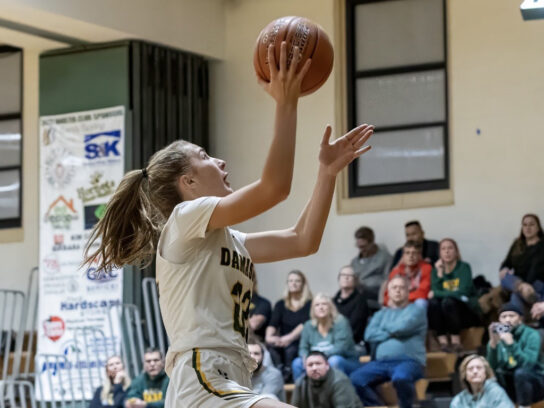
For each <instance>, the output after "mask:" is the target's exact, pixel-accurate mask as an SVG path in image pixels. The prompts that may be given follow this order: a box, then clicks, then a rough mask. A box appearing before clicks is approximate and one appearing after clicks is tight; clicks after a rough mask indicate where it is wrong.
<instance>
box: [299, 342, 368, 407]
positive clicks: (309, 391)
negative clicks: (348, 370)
mask: <svg viewBox="0 0 544 408" xmlns="http://www.w3.org/2000/svg"><path fill="white" fill-rule="evenodd" d="M305 366H306V375H304V376H303V377H301V378H299V379H298V381H297V383H296V385H295V392H294V393H293V399H292V401H291V403H292V404H293V405H294V406H296V407H298V408H360V407H362V404H361V401H360V400H359V398H358V397H357V394H356V393H355V391H354V389H353V385H351V383H350V381H349V378H348V377H347V376H346V375H345V374H344V373H343V372H342V371H339V370H336V369H334V368H331V366H330V365H329V363H328V361H327V357H326V356H325V355H324V354H323V353H321V352H320V351H311V352H310V353H309V354H308V357H307V358H306V362H305Z"/></svg>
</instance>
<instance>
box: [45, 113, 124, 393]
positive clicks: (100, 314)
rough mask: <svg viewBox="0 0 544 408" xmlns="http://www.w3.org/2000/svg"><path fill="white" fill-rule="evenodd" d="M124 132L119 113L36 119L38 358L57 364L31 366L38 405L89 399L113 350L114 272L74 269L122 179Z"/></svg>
mask: <svg viewBox="0 0 544 408" xmlns="http://www.w3.org/2000/svg"><path fill="white" fill-rule="evenodd" d="M124 125H125V112H124V107H123V106H120V107H114V108H107V109H99V110H93V111H87V112H77V113H70V114H65V115H55V116H43V117H41V118H40V217H41V218H40V290H39V312H38V318H39V328H38V353H40V354H55V355H61V356H64V357H62V358H61V359H59V358H52V359H50V360H49V361H48V362H46V361H45V360H41V361H39V362H38V363H37V364H38V365H37V367H36V371H37V373H38V374H39V376H40V378H41V380H42V383H43V384H44V385H45V386H44V387H43V388H42V389H43V395H41V394H42V392H40V389H39V388H40V387H36V388H37V393H38V397H39V398H40V399H42V398H43V399H45V400H47V401H49V400H51V399H52V397H54V399H56V400H59V399H61V397H62V398H64V399H72V398H74V397H75V398H76V399H81V398H82V396H84V397H85V398H86V399H90V398H91V397H92V392H93V391H94V390H93V389H92V388H94V387H96V386H97V385H98V384H100V382H101V378H97V377H99V376H100V374H99V373H103V367H104V364H105V359H106V356H107V355H110V354H112V352H113V351H114V350H115V351H117V350H119V345H120V338H119V333H118V328H117V327H114V329H113V332H114V333H112V330H110V325H109V321H108V311H109V308H110V307H111V306H115V305H120V304H122V293H123V279H122V270H113V271H110V272H106V271H103V270H97V268H96V267H95V266H92V267H90V268H82V267H81V263H82V260H83V249H84V246H85V243H86V242H87V239H88V238H89V235H90V232H91V229H92V228H93V226H94V225H95V223H96V222H97V220H98V219H100V218H101V216H102V215H103V213H104V210H105V207H106V203H107V202H108V200H109V198H110V197H111V195H112V194H113V192H114V191H115V189H116V188H117V185H118V184H119V182H120V180H121V178H122V177H123V174H124V151H123V150H124V139H125V135H124V127H125V126H124ZM84 330H85V332H84ZM89 330H90V331H89ZM91 332H92V335H89V333H91ZM97 367H100V368H101V369H97ZM48 377H49V378H48ZM51 378H52V384H50V380H51ZM73 379H77V381H72V380H73ZM81 384H84V386H81ZM82 388H83V389H82ZM74 392H75V395H73V394H74ZM82 393H83V395H82Z"/></svg>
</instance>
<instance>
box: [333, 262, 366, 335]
mask: <svg viewBox="0 0 544 408" xmlns="http://www.w3.org/2000/svg"><path fill="white" fill-rule="evenodd" d="M338 285H339V286H340V290H339V291H338V292H337V293H336V295H335V296H334V299H333V301H334V304H335V305H336V308H337V309H338V311H339V312H340V313H341V314H342V315H343V316H344V317H345V318H346V319H348V320H349V325H350V326H351V331H352V333H353V341H355V344H359V343H360V342H361V341H363V336H364V334H365V327H366V322H367V320H368V307H367V303H366V298H365V296H364V295H363V294H362V293H361V292H359V290H358V289H357V277H356V276H355V273H354V272H353V268H352V267H351V266H344V267H343V268H342V269H340V273H339V274H338Z"/></svg>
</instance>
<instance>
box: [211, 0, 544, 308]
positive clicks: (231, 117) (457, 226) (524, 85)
mask: <svg viewBox="0 0 544 408" xmlns="http://www.w3.org/2000/svg"><path fill="white" fill-rule="evenodd" d="M334 3H335V1H334V0H312V1H292V0H258V1H254V0H245V1H242V0H240V1H231V2H227V3H226V5H227V12H226V33H227V36H226V42H225V61H223V62H220V63H217V64H215V65H214V75H213V77H214V84H213V87H212V89H213V92H212V95H214V96H215V98H216V100H215V103H214V104H213V109H214V110H215V111H214V113H213V114H212V118H213V120H214V123H213V127H212V135H214V140H213V142H214V146H215V152H216V154H217V155H218V156H219V157H222V158H224V159H225V160H226V161H227V169H228V170H229V171H230V172H231V176H230V177H231V183H232V184H233V185H234V186H235V187H240V186H242V185H244V184H246V183H248V182H250V181H252V180H254V179H255V178H257V177H259V174H260V171H261V169H262V164H263V161H264V159H265V154H266V150H265V149H264V148H263V146H266V145H267V144H268V143H269V140H270V135H271V132H272V123H273V112H274V105H273V103H272V100H271V98H270V97H268V96H267V95H266V94H265V93H264V92H263V91H262V90H261V89H260V88H259V87H258V85H257V84H256V81H255V79H254V74H253V67H252V51H253V46H254V40H255V37H256V35H257V34H258V32H259V30H260V29H261V28H262V27H263V26H264V25H265V24H266V23H268V22H269V21H270V20H271V19H273V18H277V17H279V16H281V15H305V16H307V17H309V18H311V19H314V20H316V21H318V22H319V23H320V24H321V25H322V26H323V27H324V28H325V29H326V30H327V31H328V32H329V33H330V34H331V35H333V34H334V28H335V27H334V24H335V23H334V21H333V15H334ZM520 3H521V2H520V1H518V0H508V1H506V0H504V1H496V0H479V1H476V2H475V1H472V0H450V1H448V14H449V18H448V24H449V86H450V119H451V125H450V142H451V150H450V155H451V171H452V188H453V192H454V200H455V203H454V204H453V205H451V206H446V207H435V208H419V209H411V210H403V211H389V212H373V213H366V214H357V215H338V214H337V213H336V208H335V207H333V209H332V210H331V214H330V217H329V223H328V225H327V229H326V231H325V235H324V238H323V242H322V245H321V248H320V250H319V252H318V253H317V254H315V255H313V256H310V257H308V258H305V259H299V260H291V261H286V262H278V263H273V264H268V265H261V266H258V268H257V270H258V276H259V287H260V288H261V292H262V293H264V294H265V295H266V296H268V297H269V298H271V299H272V300H276V299H277V298H279V297H280V296H281V292H282V290H283V287H284V282H285V277H286V274H287V272H288V271H289V270H290V269H293V268H298V269H301V270H302V271H304V272H305V273H307V274H308V276H309V280H310V283H311V289H312V291H313V292H314V293H316V292H319V291H324V292H326V293H330V294H331V293H333V289H334V290H335V288H336V274H337V271H338V268H339V267H340V266H342V265H343V264H346V263H348V262H349V260H350V259H351V258H352V257H353V256H355V254H356V250H355V248H354V241H353V238H352V237H353V232H354V230H355V229H356V228H357V227H358V226H361V225H368V226H371V227H372V228H373V229H374V231H375V233H376V236H377V241H378V242H379V243H383V244H385V245H386V247H387V248H388V249H389V251H390V252H392V251H394V250H395V249H396V248H397V247H398V246H399V245H401V244H402V243H403V239H404V232H403V231H404V229H403V225H404V222H405V221H407V220H411V219H419V220H421V222H422V223H423V226H424V229H425V231H426V235H427V236H428V237H429V238H433V239H440V238H443V237H446V236H451V237H453V238H455V239H456V240H457V241H458V242H459V244H460V248H461V253H462V256H463V258H464V259H465V260H466V261H468V262H470V263H471V265H472V267H473V272H474V274H484V275H486V276H487V277H488V279H490V280H491V281H492V282H493V283H497V282H498V280H497V276H496V272H497V270H498V268H499V264H500V262H501V261H502V258H503V257H504V256H505V254H506V251H507V250H508V247H509V245H510V244H511V242H512V240H513V238H514V237H515V236H516V235H517V234H519V229H520V228H519V226H520V222H521V216H522V214H524V213H526V212H536V213H537V214H539V215H540V216H541V217H543V218H544V189H543V188H542V175H543V174H544V161H543V160H542V156H543V153H544V138H543V137H542V135H543V133H544V122H543V121H542V114H543V108H544V103H543V102H542V101H543V97H544V78H543V76H542V73H543V72H544V58H543V57H542V56H543V55H544V42H543V41H542V38H544V20H540V21H531V22H523V21H522V19H521V15H520V11H519V4H520ZM337 67H338V66H337ZM337 73H338V71H336V70H335V71H333V75H335V74H337ZM334 85H335V84H334V79H333V78H332V77H331V79H329V81H328V82H327V83H326V85H325V86H324V87H323V88H322V89H320V90H319V91H318V92H317V93H316V94H314V95H311V96H308V97H305V98H303V99H302V100H301V101H300V105H299V125H298V140H297V143H298V144H297V156H296V164H295V175H294V180H293V188H292V192H291V195H290V197H289V198H288V200H287V201H286V202H284V203H282V204H281V205H279V206H278V207H277V208H275V209H273V210H272V211H270V212H268V213H266V214H264V215H262V216H260V217H259V218H257V219H254V220H252V221H250V222H247V223H245V224H244V225H242V226H241V227H240V228H241V229H243V230H245V231H258V230H264V229H277V228H283V227H288V226H290V225H291V224H293V223H294V222H295V221H296V219H297V216H298V214H299V212H300V210H301V209H302V207H303V206H304V204H305V202H306V200H307V198H308V197H309V195H310V193H311V190H312V187H313V181H314V178H315V175H316V170H317V153H318V145H319V141H320V138H321V135H322V131H323V128H324V127H325V125H326V124H327V123H331V124H332V125H333V127H334V125H335V88H334ZM477 129H480V130H481V134H480V135H478V134H477Z"/></svg>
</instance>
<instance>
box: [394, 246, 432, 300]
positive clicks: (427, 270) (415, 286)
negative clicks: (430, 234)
mask: <svg viewBox="0 0 544 408" xmlns="http://www.w3.org/2000/svg"><path fill="white" fill-rule="evenodd" d="M397 275H402V276H406V277H407V278H408V280H409V282H410V288H409V290H410V295H409V298H408V299H409V301H410V302H415V303H416V304H417V305H419V306H422V307H427V297H428V296H429V291H430V289H431V265H429V264H428V263H426V262H425V261H423V260H422V259H421V246H420V245H419V244H418V243H417V242H415V241H408V242H406V244H404V247H403V253H402V259H401V261H400V263H399V264H398V265H397V267H396V268H395V269H393V270H392V271H391V273H390V274H389V280H391V279H392V278H393V277H394V276H397ZM388 302H389V294H388V292H387V289H386V291H385V295H384V305H385V306H388Z"/></svg>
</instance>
